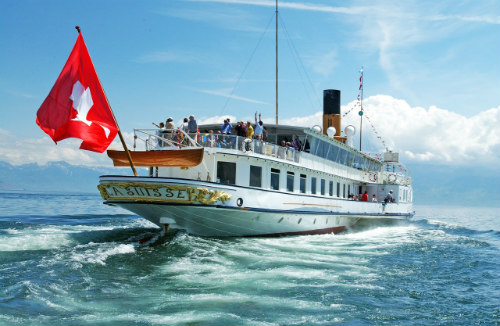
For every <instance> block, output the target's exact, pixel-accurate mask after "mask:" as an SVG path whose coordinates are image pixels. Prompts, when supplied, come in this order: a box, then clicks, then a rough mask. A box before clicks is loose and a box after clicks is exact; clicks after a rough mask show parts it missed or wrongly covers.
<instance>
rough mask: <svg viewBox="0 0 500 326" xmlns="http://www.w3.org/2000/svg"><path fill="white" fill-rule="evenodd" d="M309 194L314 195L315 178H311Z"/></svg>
mask: <svg viewBox="0 0 500 326" xmlns="http://www.w3.org/2000/svg"><path fill="white" fill-rule="evenodd" d="M311 194H313V195H315V194H316V178H314V177H312V178H311Z"/></svg>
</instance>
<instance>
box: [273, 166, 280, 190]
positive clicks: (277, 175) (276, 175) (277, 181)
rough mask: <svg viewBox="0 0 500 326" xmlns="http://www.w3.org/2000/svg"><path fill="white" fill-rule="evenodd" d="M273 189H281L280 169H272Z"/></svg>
mask: <svg viewBox="0 0 500 326" xmlns="http://www.w3.org/2000/svg"><path fill="white" fill-rule="evenodd" d="M271 189H274V190H280V170H278V169H271Z"/></svg>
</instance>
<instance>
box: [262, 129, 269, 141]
mask: <svg viewBox="0 0 500 326" xmlns="http://www.w3.org/2000/svg"><path fill="white" fill-rule="evenodd" d="M267 135H268V133H267V128H266V127H262V141H267Z"/></svg>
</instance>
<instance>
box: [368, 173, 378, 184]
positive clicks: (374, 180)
mask: <svg viewBox="0 0 500 326" xmlns="http://www.w3.org/2000/svg"><path fill="white" fill-rule="evenodd" d="M370 181H373V182H377V174H376V173H371V174H370Z"/></svg>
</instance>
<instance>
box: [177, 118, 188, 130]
mask: <svg viewBox="0 0 500 326" xmlns="http://www.w3.org/2000/svg"><path fill="white" fill-rule="evenodd" d="M179 129H181V130H182V131H184V132H188V118H184V120H183V122H182V124H181V125H180V126H179Z"/></svg>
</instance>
